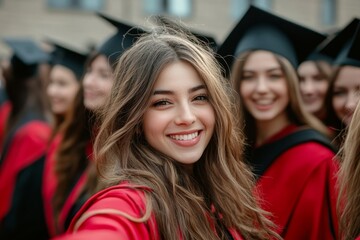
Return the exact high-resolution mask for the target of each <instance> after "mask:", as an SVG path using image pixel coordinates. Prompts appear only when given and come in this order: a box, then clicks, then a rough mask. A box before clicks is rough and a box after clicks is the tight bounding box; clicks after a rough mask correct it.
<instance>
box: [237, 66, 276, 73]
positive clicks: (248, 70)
mask: <svg viewBox="0 0 360 240" xmlns="http://www.w3.org/2000/svg"><path fill="white" fill-rule="evenodd" d="M277 70H280V71H281V67H274V68H270V69H267V70H266V72H272V71H277ZM244 72H256V71H255V70H251V69H244Z"/></svg>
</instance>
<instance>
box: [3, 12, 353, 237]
mask: <svg viewBox="0 0 360 240" xmlns="http://www.w3.org/2000/svg"><path fill="white" fill-rule="evenodd" d="M97 15H98V16H99V17H100V18H101V19H104V20H105V21H106V22H108V23H110V24H111V25H113V26H114V27H115V28H116V33H115V34H114V35H112V36H110V37H107V38H106V39H105V40H104V41H103V42H102V44H100V45H99V46H97V47H96V48H95V50H93V51H91V52H90V53H86V54H84V53H81V52H79V51H76V50H74V49H73V48H72V47H70V46H67V45H64V44H62V43H59V42H56V41H54V40H52V39H47V40H46V41H47V44H49V45H51V46H52V48H51V51H50V52H49V51H45V50H44V49H42V48H41V47H39V46H38V45H37V43H35V42H33V41H31V40H29V39H14V38H12V39H11V38H7V39H5V42H6V43H7V44H8V45H9V46H10V47H11V49H12V50H13V55H12V57H11V58H10V59H9V61H8V62H5V61H3V62H2V66H1V70H2V78H3V84H2V85H1V86H2V87H1V94H0V239H27V238H30V239H58V240H61V239H69V240H71V239H105V238H106V239H107V240H112V239H207V240H210V239H291V240H294V239H299V240H300V239H355V238H356V237H359V239H360V217H359V216H360V208H359V204H358V203H359V201H360V189H358V182H359V183H360V164H358V162H359V161H360V157H359V156H360V104H358V102H359V100H360V19H357V18H355V19H353V20H352V21H351V22H350V23H349V24H347V25H346V26H344V27H343V28H342V29H339V31H337V32H336V33H334V34H332V35H330V36H327V35H324V34H322V33H319V32H316V31H314V30H311V29H309V28H307V27H304V26H301V25H299V24H297V23H295V22H292V21H289V20H287V19H284V18H282V17H279V16H277V15H274V14H272V13H270V12H267V11H265V10H262V9H259V8H257V7H255V6H250V7H249V9H248V10H247V11H246V13H245V14H244V16H243V17H242V18H241V19H240V20H239V22H238V24H237V25H236V26H235V27H234V29H233V30H232V31H231V32H230V34H229V35H228V36H227V37H226V39H225V40H224V41H223V43H222V44H221V45H220V46H218V45H216V42H215V41H214V39H213V38H211V37H210V36H206V35H203V34H200V33H195V32H193V31H191V30H190V29H188V28H187V27H186V26H185V25H183V24H181V23H179V22H176V21H174V20H171V19H169V18H164V17H154V18H153V19H154V27H153V28H151V29H145V28H143V27H138V26H131V25H129V24H127V23H124V22H121V21H119V20H116V19H114V18H112V17H109V16H106V15H103V14H100V13H98V14H97Z"/></svg>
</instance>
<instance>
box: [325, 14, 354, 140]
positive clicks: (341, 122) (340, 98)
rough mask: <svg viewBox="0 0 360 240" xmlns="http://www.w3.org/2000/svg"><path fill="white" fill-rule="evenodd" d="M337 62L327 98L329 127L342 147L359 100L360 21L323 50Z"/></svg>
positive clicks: (337, 35)
mask: <svg viewBox="0 0 360 240" xmlns="http://www.w3.org/2000/svg"><path fill="white" fill-rule="evenodd" d="M320 52H321V53H322V54H326V55H328V56H330V57H332V58H334V59H335V60H334V63H333V65H334V67H335V70H334V74H333V77H332V79H331V81H330V85H329V89H328V92H327V95H326V100H325V101H326V108H327V112H328V117H327V125H328V126H330V127H331V128H332V129H333V131H334V132H335V139H334V142H335V143H336V144H337V145H338V146H341V144H342V142H343V140H344V138H345V135H346V126H348V125H349V123H350V121H351V119H352V116H353V114H354V111H355V107H356V105H357V103H358V102H359V100H360V19H358V18H354V19H353V20H352V21H351V22H350V23H349V24H347V25H346V26H345V27H344V28H343V29H342V30H341V31H339V32H338V34H336V35H335V36H334V37H333V38H331V39H330V40H329V41H328V42H327V44H325V45H324V46H323V48H322V49H321V50H320Z"/></svg>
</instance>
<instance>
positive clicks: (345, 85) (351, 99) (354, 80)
mask: <svg viewBox="0 0 360 240" xmlns="http://www.w3.org/2000/svg"><path fill="white" fill-rule="evenodd" d="M359 100H360V68H359V67H353V66H344V67H342V69H341V70H340V72H339V74H338V76H337V78H336V80H335V82H334V89H333V97H332V104H333V108H334V111H335V114H336V115H337V117H338V118H339V119H340V120H341V121H342V122H343V123H344V124H345V125H349V123H350V121H351V119H352V116H353V114H354V111H355V108H356V105H357V103H358V102H359Z"/></svg>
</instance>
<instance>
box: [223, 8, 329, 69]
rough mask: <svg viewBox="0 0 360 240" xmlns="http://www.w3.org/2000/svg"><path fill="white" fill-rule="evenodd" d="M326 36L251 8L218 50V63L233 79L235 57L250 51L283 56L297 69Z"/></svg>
mask: <svg viewBox="0 0 360 240" xmlns="http://www.w3.org/2000/svg"><path fill="white" fill-rule="evenodd" d="M325 38H326V37H325V35H323V34H320V33H318V32H316V31H313V30H311V29H308V28H306V27H304V26H301V25H298V24H296V23H294V22H291V21H289V20H286V19H284V18H281V17H278V16H276V15H273V14H271V13H269V12H266V11H264V10H262V9H260V8H257V7H254V6H250V7H249V9H248V10H247V11H246V13H245V14H244V16H243V17H242V18H241V19H240V21H239V23H238V24H237V25H236V26H235V28H234V29H233V30H232V31H231V33H230V34H229V35H228V37H227V38H226V39H225V41H224V42H223V44H222V45H221V47H220V48H219V50H218V54H219V56H218V60H219V62H220V63H221V64H222V65H223V67H224V69H225V71H226V72H225V75H226V76H229V71H230V69H231V66H232V63H233V61H234V58H235V57H237V56H238V55H239V54H240V53H242V52H245V51H248V50H267V51H270V52H273V53H276V54H279V55H281V56H283V57H285V58H286V59H288V60H289V62H290V63H291V64H292V65H293V66H294V68H297V66H298V64H299V63H300V62H302V61H303V60H304V59H305V58H306V57H307V56H308V55H309V54H310V52H311V51H313V49H314V48H315V47H316V46H317V45H318V44H320V43H321V42H322V41H323V40H324V39H325Z"/></svg>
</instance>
